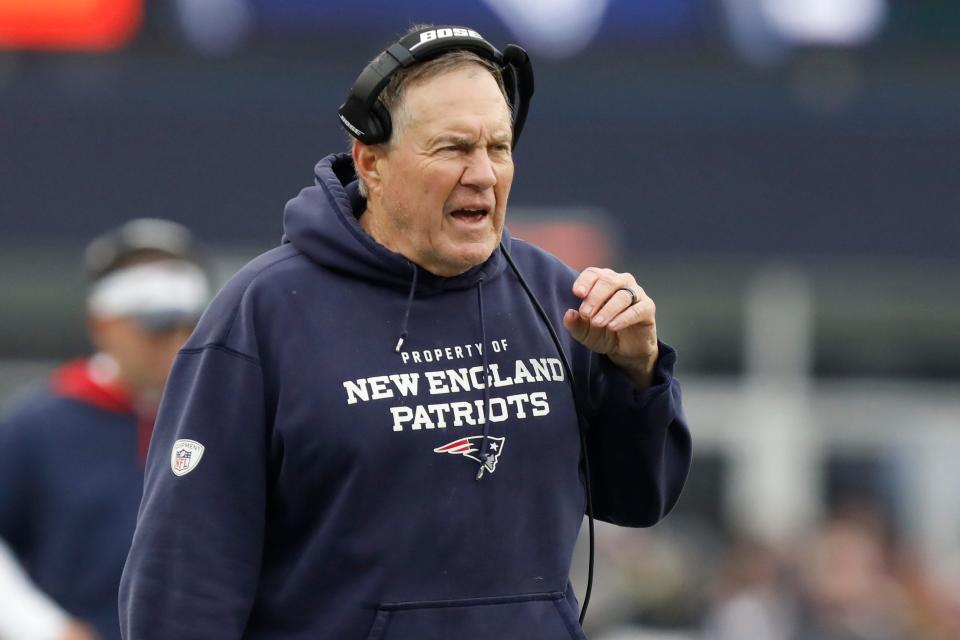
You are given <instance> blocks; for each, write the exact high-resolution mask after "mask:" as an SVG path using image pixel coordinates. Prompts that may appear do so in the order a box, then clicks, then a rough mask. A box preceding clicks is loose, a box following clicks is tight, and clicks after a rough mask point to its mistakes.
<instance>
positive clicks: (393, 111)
mask: <svg viewBox="0 0 960 640" xmlns="http://www.w3.org/2000/svg"><path fill="white" fill-rule="evenodd" d="M420 28H421V27H415V29H420ZM472 64H475V65H479V66H481V67H482V68H483V69H485V70H486V71H487V72H489V73H490V75H492V76H493V77H494V79H495V80H496V81H497V86H498V87H499V88H500V93H501V94H503V99H504V100H505V101H506V103H507V104H508V105H509V104H510V98H509V97H508V96H507V89H506V85H505V84H504V82H503V73H502V71H501V70H500V68H499V67H498V66H497V65H495V64H494V63H492V62H490V61H489V60H487V59H485V58H482V57H480V56H479V55H477V54H476V53H473V52H472V51H465V50H463V49H457V50H454V51H450V52H449V53H444V54H443V55H440V56H438V57H436V58H432V59H430V60H427V61H425V62H421V63H419V64H415V65H413V66H411V67H406V68H403V69H400V70H399V71H397V72H396V73H395V74H394V75H393V76H392V77H391V78H390V82H388V83H387V86H386V87H384V88H383V91H382V92H380V97H379V98H378V100H379V101H380V103H381V104H382V105H383V107H384V108H385V109H386V110H387V113H389V114H390V122H391V123H392V125H393V131H392V133H391V135H390V139H389V140H387V141H386V142H382V143H380V144H383V145H387V148H389V145H390V144H391V143H392V141H393V140H395V139H396V137H397V133H398V132H399V131H401V130H402V129H403V127H404V126H406V125H407V123H408V122H409V115H408V114H407V112H406V111H405V110H404V104H403V97H404V94H405V92H406V88H407V87H408V86H411V85H414V84H417V83H423V82H426V81H428V80H431V79H433V78H436V77H437V76H440V75H443V74H445V73H449V72H450V71H454V70H456V69H460V68H462V67H466V66H469V65H472ZM347 139H348V140H349V142H350V147H349V148H350V150H352V149H353V138H352V137H350V136H349V134H348V136H347ZM357 183H358V186H359V188H360V195H361V196H363V197H364V198H366V197H367V194H368V192H369V190H368V188H367V183H366V182H365V181H364V179H363V177H362V176H361V175H360V172H357Z"/></svg>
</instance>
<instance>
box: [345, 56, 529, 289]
mask: <svg viewBox="0 0 960 640" xmlns="http://www.w3.org/2000/svg"><path fill="white" fill-rule="evenodd" d="M398 111H399V112H400V113H399V114H398V115H400V119H402V123H398V124H399V125H400V126H399V127H398V130H397V131H396V133H395V139H394V140H393V141H392V143H391V144H390V145H389V147H388V148H386V149H385V150H384V153H383V154H382V156H380V158H379V160H378V162H377V168H378V170H379V175H380V177H381V180H380V183H379V185H378V187H377V188H375V189H374V190H373V195H372V199H373V200H371V204H373V206H371V209H370V210H371V212H373V213H374V217H373V219H372V220H367V221H365V220H363V218H361V224H363V225H364V226H365V228H367V230H368V231H370V232H371V234H372V235H373V236H374V238H376V239H377V240H378V241H379V242H380V243H381V244H383V245H384V246H386V247H388V248H390V249H392V250H393V251H396V252H398V253H400V254H402V255H404V256H406V257H407V258H409V259H410V260H412V261H413V262H415V263H417V264H418V265H420V266H421V267H423V268H425V269H427V270H428V271H430V272H432V273H434V274H437V275H440V276H454V275H458V274H460V273H463V272H464V271H467V270H468V269H470V268H471V267H474V266H476V265H478V264H481V263H482V262H484V261H485V260H486V259H487V258H488V257H490V255H491V254H492V253H493V251H494V250H495V249H496V247H497V244H498V243H499V242H500V233H501V231H502V230H503V222H504V217H505V215H506V209H507V197H508V196H509V194H510V185H511V183H512V182H513V158H512V155H511V143H512V135H513V133H512V127H511V120H510V112H509V109H508V107H507V104H506V100H505V99H504V97H503V94H502V93H501V92H500V89H499V87H498V86H497V82H496V80H495V79H494V78H493V76H492V75H490V73H489V72H488V71H487V70H485V69H483V68H482V67H480V66H479V65H473V64H471V65H467V66H463V67H460V68H457V69H454V70H452V71H450V72H447V73H444V74H442V75H440V76H436V77H434V78H430V79H429V80H426V81H424V82H420V83H416V84H413V85H411V86H409V87H407V88H406V91H405V94H404V97H403V101H402V105H401V109H399V110H398ZM374 201H375V203H374ZM368 215H369V214H368ZM364 217H367V216H364ZM368 225H370V226H368Z"/></svg>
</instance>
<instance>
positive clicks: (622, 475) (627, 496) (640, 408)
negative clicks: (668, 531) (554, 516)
mask: <svg viewBox="0 0 960 640" xmlns="http://www.w3.org/2000/svg"><path fill="white" fill-rule="evenodd" d="M676 360H677V356H676V352H675V351H674V350H673V349H672V348H671V347H670V346H668V345H666V344H664V343H662V342H661V343H660V356H659V358H658V360H657V365H656V369H655V371H654V378H653V382H652V384H651V385H650V386H649V387H648V388H647V389H640V388H638V387H637V386H636V384H634V382H633V381H632V380H631V379H630V378H629V376H628V375H627V374H626V373H625V372H624V371H622V370H621V369H620V368H619V367H617V366H616V365H615V364H613V363H612V362H611V361H610V360H609V359H608V358H606V357H605V356H599V355H594V356H593V359H592V361H591V376H590V387H589V390H588V394H589V403H588V405H589V406H588V412H589V413H588V415H587V418H588V422H589V424H590V427H589V431H588V433H589V435H588V437H587V450H588V452H589V462H590V481H591V489H592V494H593V508H594V515H595V516H596V517H597V518H598V519H600V520H604V521H606V522H611V523H613V524H618V525H622V526H628V527H648V526H651V525H653V524H656V523H657V522H658V521H659V520H661V519H662V518H663V517H664V516H666V515H667V514H668V513H669V512H670V510H671V509H672V508H673V506H674V505H675V504H676V502H677V499H678V498H679V497H680V492H681V490H682V489H683V485H684V482H685V481H686V478H687V473H688V471H689V469H690V459H691V439H690V431H689V429H688V428H687V421H686V418H685V417H684V415H683V409H682V407H681V401H680V383H679V382H677V380H676V379H675V378H674V377H673V368H674V365H675V363H676Z"/></svg>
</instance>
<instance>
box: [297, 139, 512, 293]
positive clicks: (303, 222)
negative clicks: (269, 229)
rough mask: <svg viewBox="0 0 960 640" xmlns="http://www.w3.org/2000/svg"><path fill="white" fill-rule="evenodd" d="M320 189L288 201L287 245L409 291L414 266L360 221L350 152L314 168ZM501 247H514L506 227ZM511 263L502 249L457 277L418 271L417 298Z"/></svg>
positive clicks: (361, 203)
mask: <svg viewBox="0 0 960 640" xmlns="http://www.w3.org/2000/svg"><path fill="white" fill-rule="evenodd" d="M314 182H315V185H314V186H312V187H307V188H306V189H304V190H302V191H301V192H300V194H299V195H297V197H295V198H294V199H292V200H290V201H289V202H288V203H287V206H286V208H285V209H284V213H283V231H284V235H283V242H285V243H287V242H289V243H292V244H293V245H294V246H295V247H296V248H297V249H299V250H300V251H302V252H303V253H304V254H306V255H307V256H308V257H309V258H310V259H311V260H313V261H314V262H316V263H318V264H320V265H323V266H325V267H328V268H330V269H334V270H336V271H339V272H342V273H349V274H351V275H354V276H356V277H357V278H361V279H365V280H371V281H374V282H380V283H382V284H384V285H388V286H391V287H396V288H400V289H404V290H406V289H408V288H409V287H410V282H411V278H412V277H413V271H414V264H413V262H411V261H410V260H409V259H408V258H406V257H404V256H402V255H400V254H399V253H395V252H393V251H391V250H389V249H387V248H386V247H384V246H383V245H381V244H380V243H378V242H377V241H376V240H374V239H373V238H372V237H370V235H369V234H368V233H367V232H366V231H364V230H363V228H361V227H360V223H359V222H358V221H357V217H358V216H359V215H360V214H362V213H363V211H364V209H365V208H366V200H365V199H364V198H363V197H362V196H361V195H360V191H359V188H358V185H357V180H356V176H355V171H354V167H353V160H352V158H351V157H350V155H349V154H347V153H338V154H331V155H329V156H327V157H325V158H323V159H322V160H321V161H320V162H318V163H317V165H316V167H315V168H314ZM501 243H502V244H504V245H506V247H507V250H508V251H509V248H510V235H509V233H508V232H507V229H506V228H504V230H503V236H502V238H501ZM506 266H507V263H506V260H505V259H504V257H503V255H502V254H501V252H500V250H499V249H497V250H496V251H494V252H493V254H492V255H491V256H490V257H489V258H487V260H486V262H484V263H483V264H480V265H477V266H476V267H474V268H472V269H470V270H469V271H466V272H465V273H462V274H460V275H458V276H454V277H452V278H446V277H442V276H438V275H435V274H432V273H430V272H429V271H426V270H425V269H422V268H420V269H419V275H418V278H417V295H418V296H420V295H427V296H428V295H431V294H434V293H439V292H441V291H446V290H451V289H466V288H469V287H473V286H476V284H477V282H479V281H481V280H486V281H490V280H491V279H492V278H494V277H496V276H498V275H500V274H501V273H502V272H503V271H504V269H505V268H506Z"/></svg>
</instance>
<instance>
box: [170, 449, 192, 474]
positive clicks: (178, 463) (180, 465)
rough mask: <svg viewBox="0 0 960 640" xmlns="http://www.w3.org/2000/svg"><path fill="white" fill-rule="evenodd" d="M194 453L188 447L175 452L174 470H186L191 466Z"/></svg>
mask: <svg viewBox="0 0 960 640" xmlns="http://www.w3.org/2000/svg"><path fill="white" fill-rule="evenodd" d="M191 455H192V454H191V453H190V452H189V451H187V450H186V449H180V450H179V451H177V452H176V454H174V463H173V470H174V471H186V470H187V469H189V468H190V456H191Z"/></svg>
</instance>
